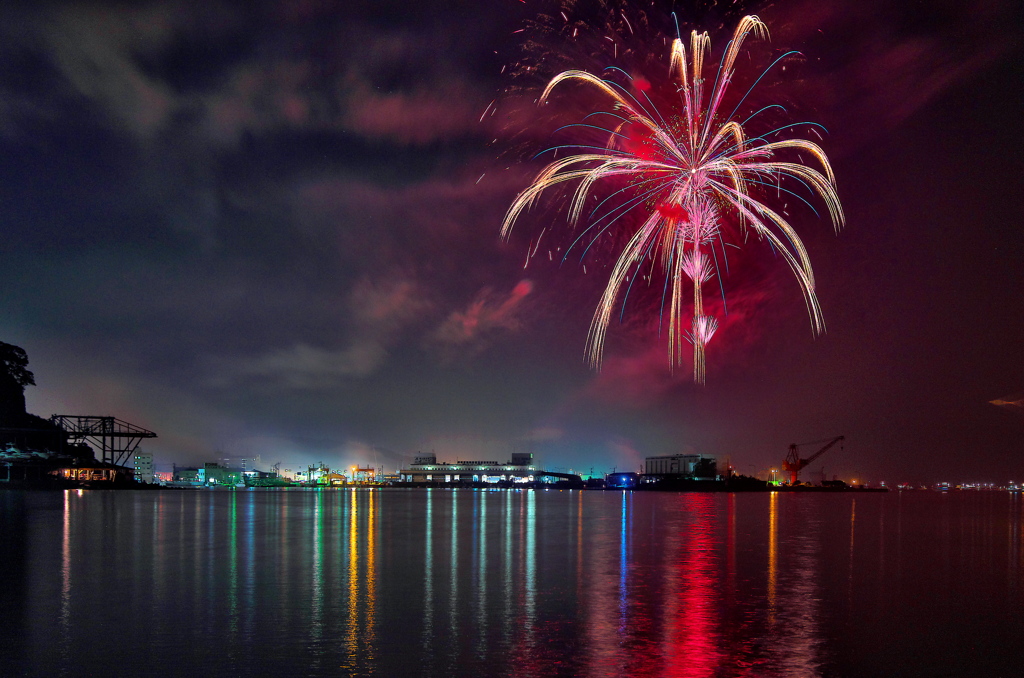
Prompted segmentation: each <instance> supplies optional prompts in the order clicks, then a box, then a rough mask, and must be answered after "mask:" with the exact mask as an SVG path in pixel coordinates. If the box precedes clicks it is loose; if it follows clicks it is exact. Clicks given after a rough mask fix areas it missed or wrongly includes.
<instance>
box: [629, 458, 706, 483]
mask: <svg viewBox="0 0 1024 678" xmlns="http://www.w3.org/2000/svg"><path fill="white" fill-rule="evenodd" d="M644 475H646V476H672V477H682V478H693V479H695V480H715V478H716V477H717V475H718V460H717V459H716V458H715V457H712V456H709V455H706V454H673V455H669V456H664V457H647V458H646V459H645V460H644Z"/></svg>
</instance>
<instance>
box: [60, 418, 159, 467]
mask: <svg viewBox="0 0 1024 678" xmlns="http://www.w3.org/2000/svg"><path fill="white" fill-rule="evenodd" d="M50 421H51V422H52V423H54V424H56V425H57V426H59V427H60V428H61V429H62V430H63V431H64V432H65V433H67V436H68V442H70V443H88V444H90V445H92V446H93V447H94V448H96V449H98V450H100V454H101V456H100V461H102V462H104V463H107V464H113V465H114V466H122V465H123V462H125V461H127V460H128V458H129V457H131V455H132V453H134V452H135V449H136V448H137V447H138V446H139V443H141V442H142V441H143V440H144V439H146V438H156V434H155V433H153V432H152V431H150V430H148V429H144V428H142V427H141V426H136V425H135V424H130V423H128V422H127V421H123V420H121V419H118V418H117V417H97V416H91V415H78V414H55V415H53V416H51V417H50Z"/></svg>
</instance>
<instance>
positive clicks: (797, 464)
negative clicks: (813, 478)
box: [782, 436, 846, 485]
mask: <svg viewBox="0 0 1024 678" xmlns="http://www.w3.org/2000/svg"><path fill="white" fill-rule="evenodd" d="M841 440H846V436H836V437H835V438H832V439H831V440H829V441H828V442H827V443H826V444H825V446H824V447H822V448H821V449H820V450H818V451H817V452H815V453H814V454H812V455H811V456H809V457H807V458H806V459H801V458H800V446H799V445H797V444H796V443H793V444H792V445H790V446H789V454H787V455H786V460H785V461H783V462H782V468H783V469H785V470H786V471H788V472H789V482H790V484H791V485H796V483H797V477H798V476H799V475H800V471H802V470H803V469H804V468H806V467H807V466H808V465H809V464H810V463H811V462H812V461H814V460H815V459H817V458H818V457H820V456H821V455H823V454H825V453H826V452H827V451H829V450H830V449H832V447H833V446H834V445H835V444H836V443H838V442H839V441H841ZM818 442H822V441H820V440H819V441H818ZM805 444H807V443H805Z"/></svg>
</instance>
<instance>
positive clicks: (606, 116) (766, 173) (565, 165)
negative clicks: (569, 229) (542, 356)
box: [502, 16, 843, 383]
mask: <svg viewBox="0 0 1024 678" xmlns="http://www.w3.org/2000/svg"><path fill="white" fill-rule="evenodd" d="M751 33H753V34H755V35H758V36H760V37H767V35H768V31H767V28H766V27H765V25H764V23H762V22H761V20H760V19H758V18H757V17H756V16H747V17H744V18H743V19H742V20H740V22H739V25H738V26H737V27H736V32H735V34H734V35H733V38H732V40H731V42H730V43H729V46H728V48H727V49H726V51H725V54H724V55H723V57H722V61H721V63H720V64H719V68H718V72H717V74H715V79H714V84H713V86H711V87H710V88H709V87H708V86H707V82H706V81H705V78H704V61H705V57H706V55H707V54H708V52H709V51H710V49H711V40H710V38H709V37H708V34H707V33H706V32H705V33H697V32H696V31H693V33H692V34H691V36H690V48H689V54H687V51H686V48H685V47H684V46H683V43H682V41H681V40H679V39H676V40H675V41H673V43H672V49H671V53H670V58H669V70H670V72H671V75H672V79H673V84H674V86H675V88H676V89H677V90H678V99H679V105H678V107H677V108H678V110H677V111H676V112H675V113H674V114H672V115H668V116H665V115H663V114H662V112H661V111H659V110H658V109H657V108H656V107H655V106H654V105H653V103H652V102H651V99H650V98H649V97H648V95H647V92H648V90H649V89H650V88H651V85H650V82H649V81H648V80H646V79H640V78H634V79H632V81H631V87H624V86H623V85H620V84H619V83H617V82H615V81H614V80H611V79H607V78H601V77H598V76H596V75H593V74H591V73H588V72H586V71H581V70H569V71H565V72H563V73H560V74H559V75H557V76H555V77H554V78H553V79H552V80H551V82H549V83H548V86H547V88H546V89H545V90H544V93H543V95H542V96H541V98H540V103H542V104H543V103H544V102H546V101H547V99H548V98H549V96H550V95H551V92H552V91H553V90H554V89H555V88H556V87H558V86H559V85H560V84H561V83H564V82H565V83H567V82H572V81H576V82H580V83H582V84H585V85H588V86H591V87H595V88H597V89H598V90H599V91H600V92H601V93H603V94H604V95H605V96H607V97H608V98H609V99H610V100H611V103H612V104H613V108H612V110H610V111H596V112H594V113H593V114H591V115H590V116H587V117H588V118H592V117H593V118H595V120H586V121H584V123H581V124H582V125H583V126H585V127H588V128H595V127H597V128H599V129H601V130H603V131H604V132H605V133H607V141H606V143H604V145H600V146H597V145H595V146H579V145H573V146H567V147H565V148H568V149H571V151H572V154H571V155H568V156H567V157H564V158H561V159H557V160H555V161H553V162H552V163H550V164H549V165H548V166H547V167H545V168H544V170H543V171H542V172H541V173H540V174H539V175H538V176H537V177H536V178H535V179H534V181H533V183H532V184H531V185H530V186H529V187H527V188H526V190H524V191H523V192H522V193H520V194H519V196H518V197H517V198H516V199H515V201H514V202H513V203H512V206H511V207H510V208H509V210H508V214H507V215H506V216H505V221H504V223H503V225H502V235H503V237H507V236H508V234H509V232H510V231H511V229H512V226H513V224H514V223H515V221H516V219H517V218H518V217H519V215H520V214H521V213H522V212H523V210H524V209H527V208H529V207H530V206H531V205H533V204H534V203H535V202H536V201H537V200H538V198H539V197H540V196H541V194H542V193H543V192H544V191H546V190H547V189H549V188H552V187H554V186H557V185H558V184H562V183H566V182H573V183H576V189H575V192H574V193H573V195H572V199H571V201H570V206H569V218H570V221H571V222H572V223H573V225H576V224H577V223H578V222H579V221H580V218H581V215H582V213H583V210H584V205H585V203H586V202H587V200H588V198H591V197H593V196H594V193H595V192H596V187H597V185H598V184H599V183H603V182H606V181H607V180H617V181H618V182H619V183H625V184H626V188H629V189H631V190H632V192H633V197H631V198H630V199H629V200H627V201H626V202H625V204H624V205H618V206H616V208H615V209H614V210H610V211H609V212H607V213H605V214H604V215H603V216H601V217H600V218H598V219H596V220H594V221H593V222H592V223H590V224H589V225H588V227H587V231H588V232H589V231H590V230H591V229H593V231H594V233H596V235H595V236H594V237H595V239H596V238H597V237H599V236H600V235H601V234H603V233H605V232H607V231H608V230H609V229H611V228H613V227H615V226H619V225H621V224H625V223H631V224H637V223H638V224H639V227H635V226H634V227H631V228H630V232H629V237H628V239H627V240H626V245H625V247H624V248H623V249H622V251H621V254H620V255H619V257H618V260H617V261H616V262H615V264H614V266H613V267H612V272H611V275H610V277H609V280H608V284H607V286H606V287H605V291H604V294H603V295H602V298H601V303H600V304H599V305H598V307H597V310H596V312H595V313H594V318H593V321H592V323H591V327H590V332H589V335H588V338H587V354H588V357H589V360H590V362H591V365H592V366H594V367H595V368H599V367H600V364H601V357H602V354H603V351H604V343H605V336H606V334H607V331H608V324H609V321H610V320H611V315H612V312H613V309H614V308H615V306H616V300H617V299H618V298H619V297H620V296H621V295H623V286H624V284H625V283H626V282H627V281H629V280H630V278H631V276H634V277H635V276H637V275H640V271H641V268H642V267H643V266H644V262H645V261H651V262H654V261H657V262H659V263H660V265H661V268H662V270H663V272H664V275H665V279H666V293H667V292H668V291H669V290H671V292H670V294H667V295H666V296H668V310H669V328H668V329H669V337H668V339H669V341H668V344H669V363H670V365H672V366H676V365H679V364H681V363H682V361H683V356H684V351H683V347H684V346H685V344H686V343H689V344H690V345H692V347H693V354H692V355H693V378H694V381H696V382H697V383H704V380H705V358H704V356H705V351H706V348H707V345H708V343H709V342H710V340H711V338H712V336H713V335H714V334H715V330H716V329H717V327H718V320H717V319H716V318H715V317H713V316H711V315H707V314H705V311H704V290H705V288H706V287H707V285H708V283H709V281H711V280H712V279H714V278H716V277H718V263H717V262H718V256H719V255H718V254H716V245H717V246H718V247H719V249H721V248H722V246H723V245H724V242H723V240H722V236H721V230H722V227H723V226H724V225H725V224H732V223H735V224H738V226H739V228H740V229H741V231H742V232H743V233H744V234H746V233H747V232H748V231H752V232H753V233H755V234H756V235H757V236H758V239H760V240H762V241H767V242H768V243H769V244H770V245H771V247H772V249H773V250H774V251H775V252H778V253H780V255H781V256H782V258H783V259H784V260H785V261H786V263H787V264H788V265H789V267H790V269H791V270H792V271H793V274H794V275H795V276H796V279H797V281H798V282H799V285H800V288H801V290H802V291H803V295H804V299H805V301H806V304H807V310H808V313H809V315H810V320H811V326H812V328H813V330H814V332H816V333H819V332H822V331H824V321H823V318H822V315H821V309H820V307H819V305H818V300H817V297H816V296H815V293H814V274H813V272H812V270H811V262H810V259H809V258H808V255H807V251H806V249H805V248H804V245H803V243H802V242H801V240H800V238H799V236H798V235H797V233H796V232H795V230H794V229H793V227H792V226H790V224H789V223H788V222H787V220H786V218H785V217H784V216H783V215H782V214H781V213H780V212H781V211H782V210H778V209H773V208H772V207H770V206H769V204H768V203H767V202H766V196H770V192H768V191H764V190H758V191H756V192H755V191H754V190H752V189H761V188H763V187H768V186H770V187H771V188H772V191H771V192H774V193H775V194H776V195H781V193H782V192H785V193H787V194H793V195H796V194H794V193H793V192H792V191H790V190H789V189H788V188H784V187H783V186H782V184H783V182H784V181H787V180H789V181H792V180H795V182H797V183H798V184H799V186H802V187H803V188H804V189H805V190H807V191H809V192H810V193H812V194H817V195H818V196H820V197H821V199H822V200H823V201H824V202H825V204H826V206H827V208H828V210H829V213H830V215H831V218H832V222H833V224H834V226H835V228H836V229H837V230H838V229H839V228H840V227H841V226H842V223H843V213H842V206H841V205H840V203H839V197H838V195H837V194H836V189H835V177H834V176H833V174H832V169H831V167H830V166H829V163H828V158H827V157H826V156H825V153H824V152H823V151H822V149H821V147H819V146H818V145H817V144H815V143H813V142H811V141H807V140H804V139H788V138H781V139H780V138H779V136H780V134H781V133H782V132H784V131H785V130H788V129H792V128H793V127H795V125H785V126H783V127H780V128H777V129H774V130H771V131H770V132H768V133H766V134H762V135H759V136H754V137H751V136H749V135H748V134H747V132H746V129H745V125H747V123H748V122H750V121H751V120H752V119H753V118H755V117H756V116H757V115H758V113H761V112H763V111H765V110H767V109H770V108H781V107H775V106H768V107H765V108H762V109H761V110H760V111H758V112H757V113H755V114H754V115H751V116H749V117H748V118H747V119H746V120H743V121H740V120H737V119H736V118H735V117H734V116H735V115H736V111H735V110H734V111H733V112H732V113H728V114H726V115H723V112H722V111H721V110H720V108H721V107H722V104H723V100H724V98H725V96H726V93H727V91H728V90H729V86H730V84H731V83H732V80H733V75H734V73H735V68H734V66H735V62H736V57H737V55H738V54H739V52H740V48H741V47H742V45H743V41H744V40H745V39H746V37H747V36H748V35H749V34H751ZM784 56H786V55H783V57H784ZM783 57H780V60H781V59H782V58H783ZM776 63H778V60H777V61H776ZM610 70H614V71H618V69H610ZM619 73H621V71H619ZM745 99H746V97H745V96H744V97H743V99H741V101H740V103H741V104H742V102H743V101H744V100H745ZM738 108H739V105H737V106H736V109H737V110H738ZM601 120H604V121H605V122H607V121H611V122H607V124H606V125H604V126H602V125H599V124H596V122H599V121H601ZM581 148H582V149H583V151H584V152H576V151H578V150H579V149H581ZM780 151H796V152H799V151H804V152H806V153H807V154H808V155H809V156H811V157H812V158H814V159H815V160H816V161H817V163H818V165H820V169H815V168H812V167H809V166H807V165H805V164H803V163H802V162H792V161H787V160H781V159H778V158H777V154H778V152H780ZM622 190H623V189H622V188H618V189H617V190H616V191H615V192H614V193H613V195H615V194H621V193H622ZM797 197H799V196H797ZM800 199H801V200H803V198H800ZM606 200H607V199H606ZM604 202H605V201H602V202H601V203H600V204H604ZM804 202H806V201H804ZM627 215H629V216H630V217H631V219H632V220H630V219H626V218H625V217H626V216H627ZM721 256H723V257H724V250H723V252H722V255H721ZM691 290H692V300H691V298H690V297H689V292H690V291H691Z"/></svg>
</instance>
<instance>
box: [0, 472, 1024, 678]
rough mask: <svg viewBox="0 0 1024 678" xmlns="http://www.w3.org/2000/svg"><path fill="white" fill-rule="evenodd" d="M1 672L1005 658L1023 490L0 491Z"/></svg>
mask: <svg viewBox="0 0 1024 678" xmlns="http://www.w3.org/2000/svg"><path fill="white" fill-rule="evenodd" d="M0 510H2V513H0V520H2V522H0V556H2V558H0V575H2V579H0V591H2V593H0V605H2V609H0V675H5V676H6V675H31V676H59V675H82V676H111V675H147V676H172V675H173V676H178V675H188V676H196V677H199V676H236V675H240V676H249V675H253V676H256V675H266V676H305V675H313V676H333V675H338V676H348V675H360V676H361V675H377V676H417V675H422V676H453V675H462V676H546V675H564V676H694V677H696V676H987V677H992V676H1024V515H1022V514H1024V511H1022V500H1021V496H1020V495H1011V494H1008V493H996V492H974V493H968V492H963V493H950V494H938V493H929V492H911V493H901V494H899V493H890V494H829V495H822V494H787V493H773V494H740V495H729V494H698V493H681V494H670V493H664V494H661V493H636V494H629V493H619V492H579V491H575V492H571V491H561V492H559V491H536V492H533V491H504V490H498V491H477V490H454V491H452V490H356V491H352V490H343V491H310V490H300V491H294V490H290V491H237V492H228V491H177V492H175V491H162V492H129V491H121V492H118V491H85V492H78V491H68V492H60V493H41V492H40V493H21V492H12V491H6V492H0Z"/></svg>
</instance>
